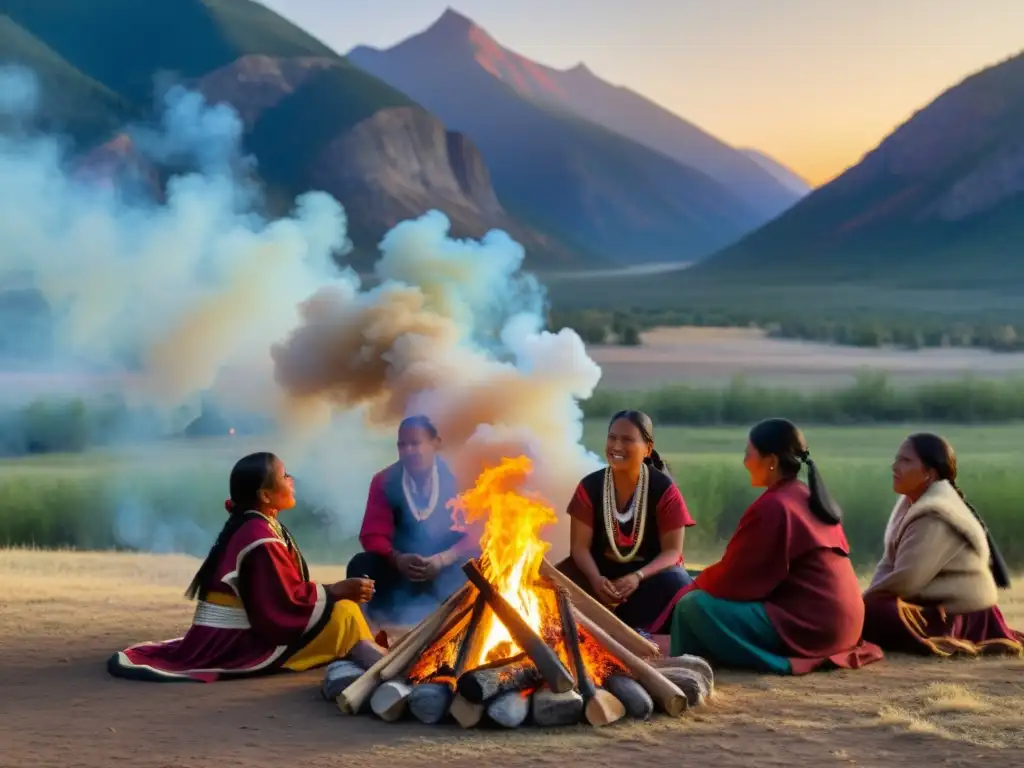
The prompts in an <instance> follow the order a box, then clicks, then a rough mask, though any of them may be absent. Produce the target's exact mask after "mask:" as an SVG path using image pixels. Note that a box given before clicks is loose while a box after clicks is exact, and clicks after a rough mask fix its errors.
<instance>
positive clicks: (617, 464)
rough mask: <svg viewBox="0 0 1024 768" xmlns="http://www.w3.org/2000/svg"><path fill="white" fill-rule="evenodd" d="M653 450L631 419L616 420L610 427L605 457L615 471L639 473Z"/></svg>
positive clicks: (605, 445)
mask: <svg viewBox="0 0 1024 768" xmlns="http://www.w3.org/2000/svg"><path fill="white" fill-rule="evenodd" d="M653 448H654V446H653V445H651V444H650V443H648V442H646V441H645V440H644V437H643V435H642V434H640V430H639V429H638V428H637V426H636V424H634V423H633V422H631V421H630V420H629V419H616V420H615V421H613V422H612V424H611V426H610V427H608V438H607V440H605V444H604V455H605V458H606V459H608V465H609V466H610V467H611V468H612V469H614V470H624V471H634V472H635V471H638V470H639V469H640V465H641V464H643V462H644V459H645V458H647V457H648V456H650V455H651V450H652V449H653Z"/></svg>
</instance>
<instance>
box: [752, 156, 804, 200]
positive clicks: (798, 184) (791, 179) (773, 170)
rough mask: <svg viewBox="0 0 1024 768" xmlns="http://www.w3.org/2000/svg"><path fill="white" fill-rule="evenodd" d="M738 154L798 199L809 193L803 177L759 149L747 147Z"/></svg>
mask: <svg viewBox="0 0 1024 768" xmlns="http://www.w3.org/2000/svg"><path fill="white" fill-rule="evenodd" d="M740 152H742V153H743V154H744V155H746V156H747V157H749V158H750V159H751V160H753V161H754V162H755V163H757V164H758V165H759V166H761V167H762V168H764V170H766V171H768V173H770V174H771V175H772V176H773V177H775V180H776V181H778V182H779V183H780V184H781V185H782V186H784V187H785V188H786V189H788V190H790V191H791V192H793V194H795V195H797V196H798V197H803V196H804V195H806V194H807V193H808V192H810V191H811V189H812V187H811V185H810V184H808V183H807V181H806V180H805V179H804V178H803V177H801V176H799V175H798V174H797V173H795V172H794V171H791V170H790V169H789V168H787V167H786V166H784V165H783V164H782V163H780V162H779V161H778V160H776V159H775V158H774V157H771V156H769V155H766V154H765V153H764V152H762V151H761V150H759V149H750V148H749V147H748V148H744V149H741V150H740Z"/></svg>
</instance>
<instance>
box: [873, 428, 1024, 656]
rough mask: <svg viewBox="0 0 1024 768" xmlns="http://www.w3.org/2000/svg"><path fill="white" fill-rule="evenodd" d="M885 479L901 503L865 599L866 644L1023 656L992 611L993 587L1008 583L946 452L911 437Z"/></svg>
mask: <svg viewBox="0 0 1024 768" xmlns="http://www.w3.org/2000/svg"><path fill="white" fill-rule="evenodd" d="M892 473H893V490H894V491H896V493H898V494H900V500H899V501H898V502H897V504H896V507H895V509H893V511H892V515H891V517H890V518H889V524H888V526H887V527H886V531H885V553H884V555H883V557H882V560H881V562H880V563H879V564H878V568H877V570H876V571H875V575H874V578H873V579H872V580H871V586H870V587H868V589H867V591H866V592H865V593H864V604H865V619H864V639H865V640H868V641H870V642H873V643H876V644H877V645H880V646H882V648H884V649H885V650H889V651H903V652H907V653H925V654H935V655H939V656H950V655H953V654H967V655H972V656H977V655H979V654H983V653H1010V654H1014V655H1024V635H1022V634H1021V633H1019V632H1016V631H1015V630H1012V629H1010V628H1009V627H1008V626H1007V625H1006V621H1005V620H1004V619H1003V615H1002V613H1001V612H1000V610H999V608H998V607H997V605H996V603H997V600H998V596H997V588H998V587H1004V588H1005V587H1008V586H1009V583H1010V580H1009V575H1008V573H1007V570H1006V564H1005V563H1004V562H1003V559H1002V556H1001V555H1000V554H999V550H998V549H997V548H996V547H995V543H994V542H993V541H992V537H991V536H990V535H989V533H988V530H987V529H986V527H985V524H984V523H983V522H982V520H981V518H980V517H979V516H978V514H977V513H976V512H975V511H974V509H973V508H972V507H971V506H970V505H969V504H968V503H967V501H966V499H965V498H964V495H963V493H962V492H961V491H960V489H959V488H958V487H957V485H956V474H957V467H956V455H955V454H954V453H953V449H952V447H951V446H950V445H949V443H948V442H946V440H944V439H943V438H942V437H939V436H938V435H933V434H927V433H919V434H914V435H911V436H910V437H908V438H907V439H906V440H905V441H904V442H903V444H902V445H901V446H900V450H899V452H898V453H897V454H896V460H895V461H894V462H893V466H892Z"/></svg>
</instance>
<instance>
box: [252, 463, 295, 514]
mask: <svg viewBox="0 0 1024 768" xmlns="http://www.w3.org/2000/svg"><path fill="white" fill-rule="evenodd" d="M260 501H261V502H262V503H263V504H264V505H265V506H266V507H267V508H268V509H276V510H282V509H291V508H292V507H294V506H295V481H294V480H293V479H292V476H291V475H289V474H288V470H286V469H285V466H284V462H282V461H281V460H280V459H275V460H274V464H273V466H272V467H271V470H270V475H269V476H268V477H267V482H266V483H265V484H264V486H263V488H262V489H261V490H260Z"/></svg>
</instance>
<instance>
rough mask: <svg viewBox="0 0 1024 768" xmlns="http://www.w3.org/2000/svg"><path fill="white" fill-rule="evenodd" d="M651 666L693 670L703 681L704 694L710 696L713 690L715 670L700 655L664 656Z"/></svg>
mask: <svg viewBox="0 0 1024 768" xmlns="http://www.w3.org/2000/svg"><path fill="white" fill-rule="evenodd" d="M652 666H655V667H658V668H659V669H661V670H664V669H666V668H668V667H682V668H683V669H689V670H690V671H691V672H695V673H696V674H697V675H699V676H700V677H701V679H702V680H703V682H704V687H705V691H704V695H705V696H710V695H711V694H712V693H714V692H715V672H714V670H713V669H712V668H711V665H710V664H708V662H707V661H706V660H705V659H702V658H701V657H700V656H692V655H690V654H688V653H684V654H683V655H682V656H665V657H663V658H660V659H658V660H657V661H655V662H653V663H652Z"/></svg>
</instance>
